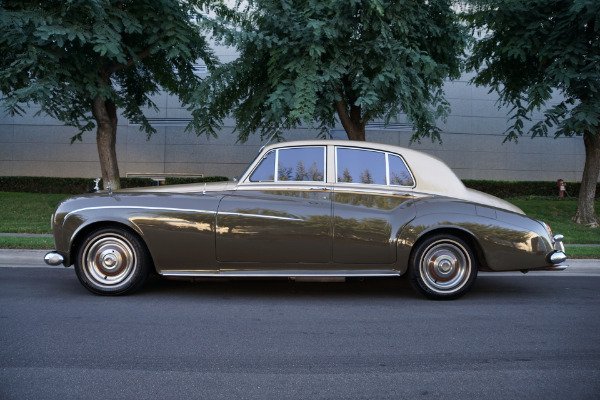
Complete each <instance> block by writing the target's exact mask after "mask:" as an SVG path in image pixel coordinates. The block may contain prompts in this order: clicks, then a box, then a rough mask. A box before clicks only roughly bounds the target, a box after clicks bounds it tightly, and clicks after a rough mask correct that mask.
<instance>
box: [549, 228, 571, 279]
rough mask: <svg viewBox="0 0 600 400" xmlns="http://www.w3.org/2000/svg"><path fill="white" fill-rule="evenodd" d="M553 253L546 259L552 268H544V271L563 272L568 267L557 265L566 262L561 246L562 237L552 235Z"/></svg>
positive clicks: (563, 246) (563, 248) (562, 246)
mask: <svg viewBox="0 0 600 400" xmlns="http://www.w3.org/2000/svg"><path fill="white" fill-rule="evenodd" d="M553 239H554V244H553V247H554V251H552V252H551V253H548V255H547V256H546V259H547V260H548V262H549V263H550V264H552V266H549V267H547V268H544V270H545V271H563V270H565V269H567V268H568V267H569V266H568V265H559V264H562V263H564V262H565V261H567V255H566V254H565V245H564V244H563V239H564V236H563V235H554V238H553Z"/></svg>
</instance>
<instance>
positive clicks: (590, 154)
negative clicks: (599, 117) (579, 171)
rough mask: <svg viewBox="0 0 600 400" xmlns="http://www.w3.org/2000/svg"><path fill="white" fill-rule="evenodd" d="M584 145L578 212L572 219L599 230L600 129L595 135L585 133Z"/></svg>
mask: <svg viewBox="0 0 600 400" xmlns="http://www.w3.org/2000/svg"><path fill="white" fill-rule="evenodd" d="M583 143H584V144H585V166H584V168H583V177H582V178H581V189H580V190H579V201H578V202H577V211H576V212H575V215H574V216H573V218H572V219H573V221H575V222H576V223H578V224H583V225H588V226H589V227H591V228H597V227H598V223H599V222H600V221H599V220H598V217H596V212H595V208H594V200H595V197H596V184H597V183H598V175H599V174H600V129H598V130H597V131H596V134H595V135H594V134H593V133H591V132H585V133H584V134H583Z"/></svg>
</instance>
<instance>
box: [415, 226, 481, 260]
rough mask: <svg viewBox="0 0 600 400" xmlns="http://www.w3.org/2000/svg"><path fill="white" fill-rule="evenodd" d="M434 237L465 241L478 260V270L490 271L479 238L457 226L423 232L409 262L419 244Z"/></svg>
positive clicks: (416, 242) (439, 227)
mask: <svg viewBox="0 0 600 400" xmlns="http://www.w3.org/2000/svg"><path fill="white" fill-rule="evenodd" d="M434 235H451V236H456V237H458V238H460V239H462V240H464V241H465V243H466V244H467V245H469V246H470V248H471V250H472V251H473V253H474V255H475V257H476V258H477V259H476V262H477V267H478V269H479V270H487V269H488V267H487V262H486V259H485V253H484V251H483V248H482V246H481V244H480V243H479V241H478V240H477V237H476V236H475V235H474V234H473V233H472V232H470V231H469V230H467V229H464V228H461V227H457V226H438V227H434V228H431V229H428V230H426V231H423V232H421V234H420V235H419V236H418V237H417V239H416V240H415V242H414V244H413V245H412V248H411V251H410V255H409V258H408V259H409V260H411V259H412V256H413V254H414V252H415V251H416V249H417V248H418V247H419V244H420V243H421V242H423V241H425V240H427V239H428V238H429V237H431V236H434ZM409 264H410V263H409ZM409 268H410V265H409Z"/></svg>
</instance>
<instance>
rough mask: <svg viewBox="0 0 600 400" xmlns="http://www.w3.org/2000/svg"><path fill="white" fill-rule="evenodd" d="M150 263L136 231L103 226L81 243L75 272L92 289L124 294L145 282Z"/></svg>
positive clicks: (91, 290) (136, 288)
mask: <svg viewBox="0 0 600 400" xmlns="http://www.w3.org/2000/svg"><path fill="white" fill-rule="evenodd" d="M150 263H151V260H150V255H149V253H148V250H147V249H146V246H145V245H144V243H142V241H141V240H140V239H139V238H138V237H137V236H136V235H134V234H132V233H130V232H128V231H126V230H124V229H121V228H102V229H99V230H96V231H94V232H92V233H91V234H90V235H89V236H88V237H87V238H86V239H85V240H84V241H83V243H82V244H81V246H79V251H78V253H77V258H76V260H75V272H76V273H77V278H79V281H80V282H81V283H82V284H83V286H84V287H85V288H86V289H88V290H89V291H90V292H92V293H95V294H101V295H122V294H129V293H133V292H134V291H136V290H138V289H139V288H140V287H141V286H142V285H143V284H144V282H145V281H146V278H147V277H148V273H149V270H150V267H149V265H150Z"/></svg>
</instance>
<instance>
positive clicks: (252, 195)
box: [216, 146, 331, 272]
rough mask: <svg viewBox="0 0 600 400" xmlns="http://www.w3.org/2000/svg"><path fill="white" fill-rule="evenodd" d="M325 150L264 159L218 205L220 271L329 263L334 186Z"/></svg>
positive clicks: (282, 151)
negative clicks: (332, 191)
mask: <svg viewBox="0 0 600 400" xmlns="http://www.w3.org/2000/svg"><path fill="white" fill-rule="evenodd" d="M326 165H327V160H326V146H305V147H291V148H278V149H274V150H271V151H270V152H268V153H267V154H265V155H264V157H263V158H262V160H261V162H260V163H259V164H258V165H257V166H256V167H255V168H254V171H253V172H252V173H250V174H249V175H248V177H247V178H246V180H245V181H244V182H241V183H240V184H239V185H238V188H237V190H236V191H235V192H234V193H232V194H230V195H227V196H225V197H224V198H223V199H222V200H221V203H220V205H219V209H218V213H217V228H216V253H217V260H218V261H219V265H220V268H221V271H222V272H226V271H229V272H231V271H240V272H241V271H242V270H244V271H246V272H247V271H252V270H254V271H260V270H264V271H270V272H276V271H277V270H281V271H284V270H289V269H290V268H291V267H292V266H293V267H294V268H308V269H311V268H315V269H317V268H319V267H318V266H319V265H321V268H322V265H323V264H324V263H328V262H329V261H330V259H331V185H330V184H327V183H326Z"/></svg>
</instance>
